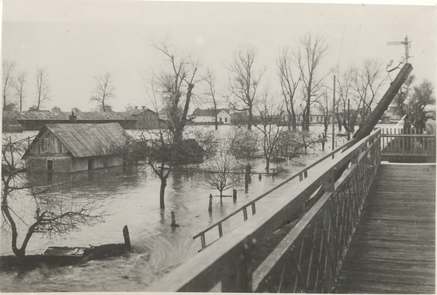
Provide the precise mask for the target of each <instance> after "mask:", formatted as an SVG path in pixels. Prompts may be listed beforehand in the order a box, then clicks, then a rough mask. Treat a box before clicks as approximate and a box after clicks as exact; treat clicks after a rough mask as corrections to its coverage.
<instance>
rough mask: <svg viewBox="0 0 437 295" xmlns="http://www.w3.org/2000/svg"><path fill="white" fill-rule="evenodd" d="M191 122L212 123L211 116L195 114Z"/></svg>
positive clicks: (212, 118)
mask: <svg viewBox="0 0 437 295" xmlns="http://www.w3.org/2000/svg"><path fill="white" fill-rule="evenodd" d="M193 122H195V123H213V122H214V117H213V116H196V117H194V118H193Z"/></svg>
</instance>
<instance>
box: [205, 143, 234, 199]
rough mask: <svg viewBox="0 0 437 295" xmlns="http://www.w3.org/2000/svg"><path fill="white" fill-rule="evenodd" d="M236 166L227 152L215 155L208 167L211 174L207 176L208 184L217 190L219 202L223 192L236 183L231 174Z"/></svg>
mask: <svg viewBox="0 0 437 295" xmlns="http://www.w3.org/2000/svg"><path fill="white" fill-rule="evenodd" d="M236 166H237V161H236V159H235V157H233V156H232V155H231V154H229V153H228V151H227V150H224V151H220V152H219V153H217V154H216V156H215V157H214V158H213V159H211V161H210V163H209V165H208V169H210V170H211V172H212V173H210V174H209V175H208V183H209V185H210V186H212V187H213V188H215V189H217V190H218V192H219V196H220V200H221V199H222V197H223V191H224V190H226V189H228V188H229V187H231V186H232V185H233V184H234V183H235V181H236V178H235V174H234V173H233V170H235V167H236Z"/></svg>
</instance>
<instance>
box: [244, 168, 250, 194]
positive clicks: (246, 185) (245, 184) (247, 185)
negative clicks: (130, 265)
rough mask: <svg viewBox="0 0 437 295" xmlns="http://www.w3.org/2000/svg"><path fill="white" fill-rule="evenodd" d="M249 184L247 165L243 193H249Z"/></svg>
mask: <svg viewBox="0 0 437 295" xmlns="http://www.w3.org/2000/svg"><path fill="white" fill-rule="evenodd" d="M249 183H250V165H249V164H247V165H246V167H245V171H244V191H245V192H246V193H247V192H248V191H249Z"/></svg>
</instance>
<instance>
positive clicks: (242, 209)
mask: <svg viewBox="0 0 437 295" xmlns="http://www.w3.org/2000/svg"><path fill="white" fill-rule="evenodd" d="M347 146H348V144H347V143H346V144H344V145H342V146H340V147H338V148H336V149H335V150H333V151H331V152H329V153H328V154H326V155H325V156H323V157H321V158H319V159H317V160H316V161H314V162H313V163H311V164H310V165H308V166H305V168H303V169H301V170H300V171H298V172H296V173H294V174H293V175H292V176H290V177H289V178H287V179H285V180H284V181H282V182H280V183H279V184H278V185H276V186H274V187H273V188H271V189H269V190H268V191H266V192H264V193H262V194H261V195H259V196H258V197H256V198H254V199H252V200H250V201H249V202H247V203H246V204H244V205H242V206H241V207H239V208H237V209H236V210H234V211H233V212H231V213H230V214H228V215H226V216H225V217H223V218H221V219H220V220H218V221H216V222H215V223H213V224H212V225H210V226H208V227H207V228H205V229H203V230H201V231H200V232H199V233H197V234H195V235H194V236H193V239H196V238H198V237H201V241H202V243H201V249H200V250H199V251H201V250H203V249H204V248H205V247H207V246H208V244H206V243H205V244H204V243H203V241H204V240H205V239H206V237H205V234H206V233H207V232H208V231H210V230H211V229H213V228H215V227H217V226H222V224H223V222H225V221H226V220H228V219H230V218H231V217H233V216H235V215H236V214H238V213H240V212H242V213H243V219H244V221H246V220H247V219H248V215H247V208H248V207H252V215H255V213H256V205H255V204H256V202H258V201H259V200H261V199H263V198H264V197H266V196H268V195H269V194H270V193H272V192H273V191H275V190H277V189H278V188H280V187H282V186H283V185H285V184H287V183H289V182H290V181H292V180H294V179H296V178H298V177H299V181H302V180H304V179H305V178H307V177H308V170H310V169H311V168H313V167H314V166H316V165H318V164H320V163H321V162H323V161H325V160H326V159H328V158H332V159H334V158H335V154H337V153H338V152H340V151H344V150H345V148H347ZM220 237H221V236H220ZM220 237H219V238H220Z"/></svg>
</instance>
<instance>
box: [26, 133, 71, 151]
mask: <svg viewBox="0 0 437 295" xmlns="http://www.w3.org/2000/svg"><path fill="white" fill-rule="evenodd" d="M29 155H32V156H42V155H46V156H60V155H63V156H65V155H68V151H67V149H66V148H65V146H64V145H63V144H62V143H61V142H60V141H59V140H58V139H57V138H56V137H55V136H54V135H53V134H52V133H51V132H49V131H46V132H44V133H43V134H42V135H41V136H40V137H39V138H38V140H37V141H36V142H33V143H32V145H31V146H30V150H29Z"/></svg>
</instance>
